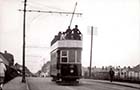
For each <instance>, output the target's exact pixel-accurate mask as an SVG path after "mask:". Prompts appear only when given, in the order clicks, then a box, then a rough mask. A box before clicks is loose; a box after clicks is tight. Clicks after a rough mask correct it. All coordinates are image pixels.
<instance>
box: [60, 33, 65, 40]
mask: <svg viewBox="0 0 140 90" xmlns="http://www.w3.org/2000/svg"><path fill="white" fill-rule="evenodd" d="M60 40H65V32H63V33H62V35H61V38H60Z"/></svg>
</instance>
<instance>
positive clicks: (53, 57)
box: [50, 50, 58, 78]
mask: <svg viewBox="0 0 140 90" xmlns="http://www.w3.org/2000/svg"><path fill="white" fill-rule="evenodd" d="M57 57H58V55H57V51H56V50H54V51H52V52H51V63H50V76H51V77H53V78H55V77H56V76H57V73H58V72H57Z"/></svg>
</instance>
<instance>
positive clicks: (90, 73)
mask: <svg viewBox="0 0 140 90" xmlns="http://www.w3.org/2000/svg"><path fill="white" fill-rule="evenodd" d="M92 46H93V26H91V48H90V67H89V78H91V69H92Z"/></svg>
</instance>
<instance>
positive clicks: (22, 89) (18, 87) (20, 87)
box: [3, 77, 140, 90]
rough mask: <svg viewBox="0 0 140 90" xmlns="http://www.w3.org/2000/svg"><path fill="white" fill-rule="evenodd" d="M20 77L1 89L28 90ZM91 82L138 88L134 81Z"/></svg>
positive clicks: (139, 85) (139, 87)
mask: <svg viewBox="0 0 140 90" xmlns="http://www.w3.org/2000/svg"><path fill="white" fill-rule="evenodd" d="M21 80H22V77H16V78H14V79H13V80H11V81H9V82H8V83H6V84H5V85H4V87H3V90H29V88H28V82H26V83H22V82H21ZM89 80H90V81H91V82H92V81H94V82H97V83H105V84H113V85H120V86H126V87H132V88H137V89H140V84H134V83H126V82H116V81H113V82H110V81H106V80H93V79H89Z"/></svg>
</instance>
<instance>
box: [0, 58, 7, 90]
mask: <svg viewBox="0 0 140 90" xmlns="http://www.w3.org/2000/svg"><path fill="white" fill-rule="evenodd" d="M5 71H6V66H5V64H4V63H3V60H2V59H1V58H0V90H2V88H3V84H4V78H5Z"/></svg>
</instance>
